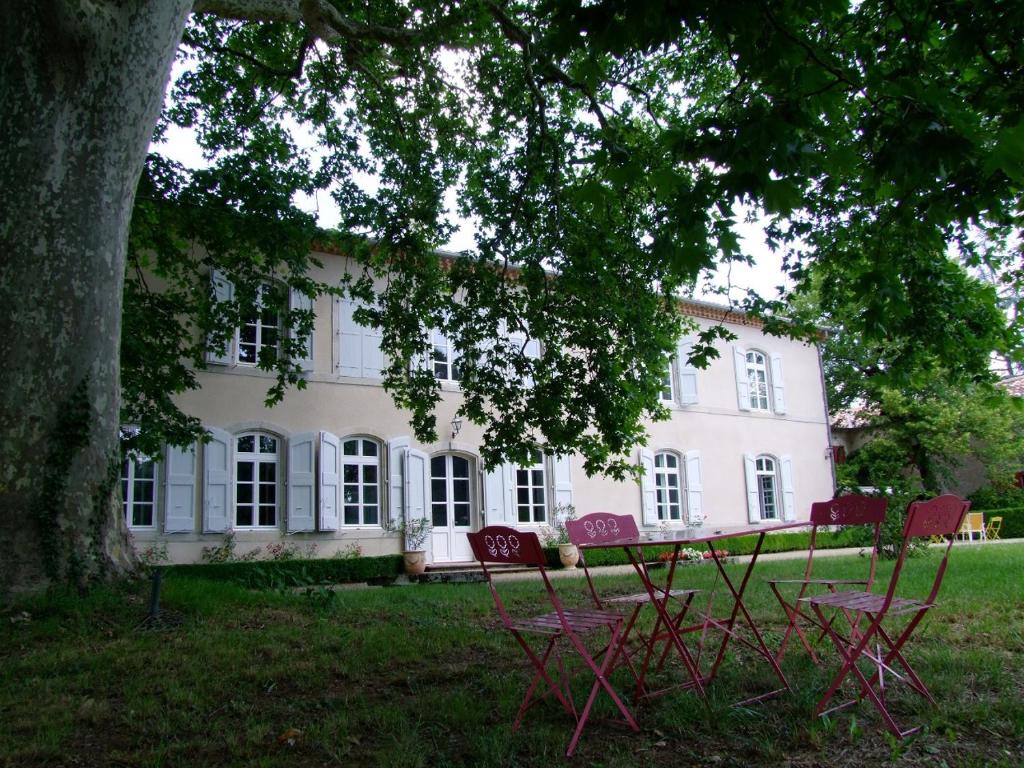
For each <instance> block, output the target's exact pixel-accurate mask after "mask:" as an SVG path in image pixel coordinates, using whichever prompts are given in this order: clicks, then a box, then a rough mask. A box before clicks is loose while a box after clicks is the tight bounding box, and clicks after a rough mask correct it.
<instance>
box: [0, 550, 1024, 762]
mask: <svg viewBox="0 0 1024 768" xmlns="http://www.w3.org/2000/svg"><path fill="white" fill-rule="evenodd" d="M936 562H937V557H936V556H935V555H931V556H926V557H923V558H918V559H915V560H912V561H910V562H909V563H908V571H907V573H906V586H907V588H908V590H910V589H913V588H914V587H915V586H918V587H922V585H923V584H924V583H925V582H924V579H926V578H928V577H929V576H928V574H930V573H931V569H932V568H933V567H934V566H935V564H936ZM821 567H822V569H827V570H828V572H829V574H830V575H831V574H835V575H850V576H852V575H854V574H856V573H859V571H860V569H861V568H862V567H863V561H862V560H858V559H857V558H836V559H830V560H828V561H824V560H823V561H822V564H821ZM890 567H891V566H890V565H889V564H884V563H883V564H882V566H881V567H880V571H881V575H882V578H883V579H884V578H886V577H887V575H888V572H889V568H890ZM733 568H737V569H738V568H739V566H733ZM800 568H801V562H800V561H795V560H793V561H782V562H774V563H767V562H765V563H762V564H760V565H759V567H758V571H757V573H756V580H755V582H754V583H752V585H751V588H750V590H749V601H750V606H751V608H752V609H753V611H754V613H755V616H756V617H757V618H758V620H759V622H761V623H762V625H763V626H764V627H767V628H768V629H769V630H770V632H769V639H770V641H771V642H773V643H774V642H777V641H778V637H779V634H778V633H779V631H780V630H781V628H782V626H783V622H782V620H781V613H780V611H779V609H778V607H777V605H776V604H774V599H773V598H772V596H771V594H770V593H769V591H768V589H767V587H766V586H765V585H764V584H763V580H764V579H765V578H767V577H769V576H779V575H796V574H797V573H798V572H799V571H800ZM713 577H714V571H713V569H712V568H711V567H710V566H707V565H700V566H690V567H687V569H686V570H685V571H684V572H682V573H681V574H680V578H679V580H678V581H677V584H678V585H680V586H681V585H682V582H683V581H686V582H687V583H688V584H692V585H694V586H697V587H705V588H707V587H710V586H711V585H712V581H713ZM599 583H600V585H601V587H602V588H603V589H607V590H610V591H619V592H626V591H635V587H636V583H635V580H634V579H633V578H629V577H602V578H601V579H600V582H599ZM506 586H507V588H508V589H509V590H510V594H511V595H512V597H513V603H514V604H515V606H516V607H517V608H521V609H524V610H528V609H529V606H530V605H531V604H534V601H535V600H537V599H539V595H537V593H536V589H537V585H536V584H533V583H529V582H526V583H514V584H509V585H506ZM583 586H584V584H583V582H582V581H575V580H566V581H559V582H558V587H559V588H560V590H561V591H562V593H563V594H569V593H572V594H574V595H578V596H579V599H578V601H577V602H581V601H582V599H583V592H582V590H583ZM164 605H165V607H166V608H168V609H169V610H170V611H171V612H173V615H175V616H177V617H178V618H179V619H180V623H179V624H178V625H177V626H170V627H166V628H163V629H160V630H152V629H145V628H142V627H140V619H141V618H142V616H143V615H144V613H145V607H146V586H145V585H143V584H136V585H132V586H128V587H124V588H121V589H111V590H102V591H97V592H94V593H93V594H92V595H90V596H89V597H87V598H85V599H79V598H74V597H69V596H50V597H47V598H39V599H35V600H32V601H28V602H24V603H22V604H19V605H17V606H15V608H14V609H12V610H4V611H3V612H0V765H3V766H19V767H20V766H44V765H45V766H58V765H68V766H71V765H110V766H127V765H132V766H134V765H139V766H157V765H160V766H175V765H197V766H200V765H201V766H208V765H245V766H262V765H267V766H272V765H302V766H317V765H358V766H430V767H431V768H440V767H442V766H451V765H472V766H492V765H493V766H499V765H500V766H550V765H560V764H563V763H564V758H563V757H562V753H563V750H564V748H565V743H566V740H567V738H568V735H569V732H570V723H569V721H568V719H567V718H566V717H565V716H564V715H563V713H562V712H561V710H560V709H559V708H558V707H557V706H556V705H554V704H553V703H549V702H545V703H544V704H543V705H541V706H540V707H539V708H537V709H535V710H533V711H532V712H531V713H530V714H529V715H528V716H527V720H526V723H525V725H524V727H523V728H522V730H521V731H520V732H519V733H517V734H515V735H512V734H511V732H510V724H511V721H512V719H513V716H514V714H515V710H516V707H517V705H518V702H519V698H520V696H521V693H522V690H523V688H524V686H525V683H526V679H527V677H526V674H527V673H526V666H525V659H524V657H523V656H522V654H521V652H520V651H519V650H518V648H516V647H515V645H514V643H513V641H512V639H511V638H510V637H509V636H508V635H507V634H506V633H504V632H502V631H499V629H498V625H497V621H496V617H495V614H494V612H493V609H492V602H491V599H490V595H489V593H488V592H487V589H486V587H485V586H484V585H480V584H475V585H437V586H416V587H408V588H392V589H368V590H344V591H339V592H337V593H333V597H331V595H330V594H328V593H325V592H323V591H317V592H314V593H313V594H312V595H305V594H281V593H276V592H250V591H246V590H243V589H241V588H236V587H234V586H231V585H229V584H225V583H214V582H208V581H202V580H198V579H192V578H187V579H186V578H181V577H178V578H170V579H168V580H167V581H166V583H165V590H164ZM1022 634H1024V545H1017V544H1009V545H1002V546H996V545H988V546H957V547H956V548H955V550H954V553H953V559H952V563H951V565H950V570H949V572H948V574H947V577H946V583H945V586H944V589H943V593H942V595H940V606H939V607H938V608H936V609H935V610H933V611H932V613H931V615H930V617H929V618H928V619H927V620H926V621H925V623H924V624H923V625H922V626H921V627H919V629H918V635H917V637H916V641H917V642H912V643H911V645H909V646H908V656H909V657H910V659H911V660H912V662H913V663H914V664H915V666H916V668H917V670H918V671H919V672H920V673H921V675H922V677H923V678H924V679H925V681H926V682H927V683H928V684H929V685H930V687H931V690H932V692H933V694H934V695H935V697H936V699H937V700H938V702H939V705H938V707H937V708H932V707H930V706H928V705H925V704H923V703H921V702H919V701H918V700H917V699H916V698H912V697H910V696H904V695H897V696H895V697H894V703H893V706H894V708H895V710H896V711H897V712H899V713H900V715H902V721H903V722H905V723H909V724H918V723H924V724H925V726H926V728H925V731H924V732H923V733H922V734H920V735H918V736H916V737H912V738H911V739H908V740H907V741H906V742H904V743H897V742H895V741H894V740H892V739H891V738H889V737H888V736H887V735H886V734H885V733H884V731H883V729H882V728H881V726H880V721H879V718H878V717H877V716H876V715H875V713H874V712H873V710H872V709H871V708H870V705H868V704H866V703H862V704H860V705H859V706H856V707H854V708H853V709H852V710H849V711H847V712H845V713H842V714H840V715H838V716H837V717H836V718H835V719H834V720H832V721H819V720H815V719H813V718H812V711H813V707H814V703H815V701H816V699H817V696H818V693H819V691H821V690H822V689H823V688H824V686H825V685H826V683H827V679H828V675H829V672H830V671H832V670H833V669H834V664H835V661H836V659H835V656H834V655H832V654H828V655H827V656H826V660H827V665H826V667H824V668H821V669H819V668H816V667H815V666H814V665H813V664H811V663H809V661H808V660H807V657H806V655H804V654H803V653H802V651H801V650H800V649H799V646H795V647H794V648H793V649H792V650H791V652H790V653H788V654H787V657H786V659H785V662H784V664H783V668H784V670H785V672H786V674H787V675H788V676H789V678H790V681H791V683H792V684H793V689H794V690H793V693H791V694H789V695H786V696H783V697H782V698H779V699H776V700H774V701H770V702H767V703H763V704H758V705H754V706H750V707H747V708H733V707H731V706H730V703H731V702H732V701H735V700H737V699H740V698H743V697H744V696H746V695H750V694H753V693H757V692H759V691H762V690H766V689H768V688H770V687H772V685H771V683H772V679H771V677H770V673H768V672H767V667H766V666H765V665H763V664H760V663H758V662H757V661H756V660H755V659H754V658H753V657H752V656H751V655H750V654H749V653H746V652H735V653H733V652H731V653H730V656H729V658H728V659H727V661H726V664H725V665H724V667H723V670H722V673H721V675H720V676H719V679H718V680H716V681H715V683H714V684H713V685H712V687H711V689H710V696H709V698H710V705H709V706H704V705H703V704H701V703H700V702H699V700H698V699H697V698H696V696H695V695H694V694H692V693H689V692H678V693H675V694H672V695H669V696H666V697H664V698H661V699H657V700H655V701H653V702H650V703H648V704H645V705H643V706H642V707H640V708H639V709H638V710H637V717H638V720H639V722H640V724H641V728H642V730H641V732H640V733H632V732H630V731H628V730H626V729H625V728H622V727H619V726H617V725H613V724H612V723H610V722H608V721H606V720H596V721H592V722H591V724H590V726H588V729H587V730H586V731H585V732H584V735H583V739H582V741H581V743H580V747H579V750H578V752H577V756H576V757H574V758H573V760H572V761H571V763H572V764H575V765H587V766H647V765H651V766H669V765H672V766H677V765H690V764H696V765H713V766H731V765H743V766H747V765H765V764H769V765H770V764H778V765H795V766H818V765H822V766H824V765H828V766H846V765H850V766H853V765H870V764H877V763H890V762H892V763H893V764H898V765H914V764H929V765H950V766H954V765H956V766H971V765H976V766H982V765H1005V766H1019V765H1021V764H1024V746H1022V744H1024V668H1022V660H1024V637H1022ZM733 649H734V650H735V649H736V646H735V645H734V646H733ZM618 674H623V673H618ZM616 680H618V681H619V682H623V681H622V678H621V677H618V676H617V677H616ZM600 711H601V712H603V713H607V712H609V711H610V710H609V708H608V707H607V706H606V705H605V704H602V706H601V707H600ZM289 729H295V730H293V731H291V736H292V738H290V739H288V738H281V737H282V736H283V735H285V734H286V733H287V732H289Z"/></svg>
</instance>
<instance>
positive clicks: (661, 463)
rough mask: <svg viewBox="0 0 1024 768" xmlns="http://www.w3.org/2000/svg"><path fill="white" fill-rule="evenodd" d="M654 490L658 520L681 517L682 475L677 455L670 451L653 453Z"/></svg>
mask: <svg viewBox="0 0 1024 768" xmlns="http://www.w3.org/2000/svg"><path fill="white" fill-rule="evenodd" d="M654 490H655V493H656V495H657V509H658V520H665V521H672V520H682V519H683V496H682V490H683V476H682V473H681V472H680V461H679V457H678V456H677V455H676V454H674V453H672V452H671V451H661V452H659V453H656V454H654Z"/></svg>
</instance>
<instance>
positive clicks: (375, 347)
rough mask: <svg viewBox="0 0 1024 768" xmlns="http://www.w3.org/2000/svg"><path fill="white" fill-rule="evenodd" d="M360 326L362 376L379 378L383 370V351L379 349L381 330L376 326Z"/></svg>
mask: <svg viewBox="0 0 1024 768" xmlns="http://www.w3.org/2000/svg"><path fill="white" fill-rule="evenodd" d="M360 328H362V348H363V352H362V361H363V378H364V379H380V378H382V377H383V375H384V374H383V371H384V351H383V350H382V349H381V339H382V336H381V330H380V328H377V327H372V328H365V327H363V326H360Z"/></svg>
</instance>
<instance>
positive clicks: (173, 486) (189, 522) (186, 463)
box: [164, 443, 196, 533]
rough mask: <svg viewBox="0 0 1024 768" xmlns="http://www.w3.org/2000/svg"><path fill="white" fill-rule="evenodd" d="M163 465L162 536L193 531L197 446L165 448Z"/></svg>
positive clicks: (194, 523) (194, 526)
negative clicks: (165, 479) (165, 481)
mask: <svg viewBox="0 0 1024 768" xmlns="http://www.w3.org/2000/svg"><path fill="white" fill-rule="evenodd" d="M164 466H165V467H166V469H167V484H166V485H165V486H164V533H192V532H193V531H194V530H195V529H196V446H195V443H193V444H192V445H189V446H187V447H185V448H179V447H177V446H175V445H169V446H167V452H166V457H165V461H164Z"/></svg>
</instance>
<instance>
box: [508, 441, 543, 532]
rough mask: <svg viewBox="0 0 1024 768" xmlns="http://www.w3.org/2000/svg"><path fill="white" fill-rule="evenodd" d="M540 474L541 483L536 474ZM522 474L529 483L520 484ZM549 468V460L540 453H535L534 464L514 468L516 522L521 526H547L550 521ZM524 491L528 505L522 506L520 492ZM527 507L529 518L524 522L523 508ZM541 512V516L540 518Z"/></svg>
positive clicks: (518, 465)
mask: <svg viewBox="0 0 1024 768" xmlns="http://www.w3.org/2000/svg"><path fill="white" fill-rule="evenodd" d="M538 471H539V472H540V473H541V474H540V482H539V483H537V482H535V481H536V480H537V476H536V474H535V473H536V472H538ZM520 472H525V473H526V480H527V482H526V483H525V484H524V483H521V482H520V479H521V478H520ZM548 477H549V474H548V468H547V460H546V457H545V456H544V454H542V453H541V452H540V451H537V452H536V453H535V460H534V462H533V463H532V464H517V465H515V466H513V467H512V482H513V484H514V489H515V490H514V498H513V500H514V502H515V520H516V522H517V523H518V524H519V525H527V526H529V525H546V524H547V521H548V497H549V490H548ZM522 489H526V490H527V494H528V495H527V503H526V504H521V503H520V501H519V492H520V490H522ZM537 489H540V491H541V500H540V502H539V503H538V502H537V501H536V491H537ZM523 507H525V508H526V510H527V518H528V519H526V520H523V519H522V517H521V514H522V508H523ZM538 512H539V516H538Z"/></svg>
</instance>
